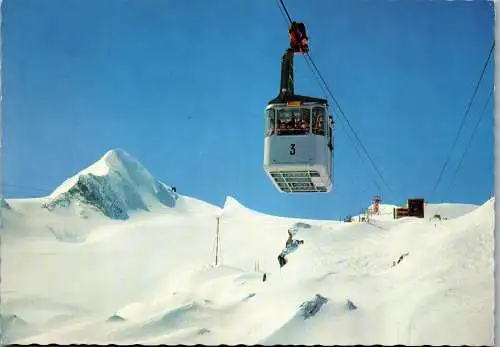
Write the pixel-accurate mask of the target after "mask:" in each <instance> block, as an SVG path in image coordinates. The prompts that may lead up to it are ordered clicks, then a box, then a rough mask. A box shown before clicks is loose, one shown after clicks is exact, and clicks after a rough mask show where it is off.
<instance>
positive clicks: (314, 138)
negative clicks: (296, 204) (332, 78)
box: [264, 48, 333, 193]
mask: <svg viewBox="0 0 500 347" xmlns="http://www.w3.org/2000/svg"><path fill="white" fill-rule="evenodd" d="M294 54H296V51H294V49H293V48H289V49H287V50H286V51H285V53H284V55H283V57H282V61H281V86H280V87H281V88H280V93H279V95H278V96H277V97H276V98H274V99H273V100H271V101H269V102H268V105H267V107H266V109H265V138H264V170H265V171H266V173H267V175H268V176H269V178H270V179H271V181H272V182H273V184H274V185H275V186H276V188H277V189H278V190H280V191H281V192H285V193H298V192H311V193H312V192H330V191H331V190H332V172H333V141H332V140H333V118H332V117H331V116H328V101H327V100H325V99H320V98H315V97H309V96H301V95H296V94H294V83H293V56H294Z"/></svg>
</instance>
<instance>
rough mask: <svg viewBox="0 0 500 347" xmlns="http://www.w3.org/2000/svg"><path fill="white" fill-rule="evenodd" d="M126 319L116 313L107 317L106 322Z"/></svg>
mask: <svg viewBox="0 0 500 347" xmlns="http://www.w3.org/2000/svg"><path fill="white" fill-rule="evenodd" d="M125 320H126V319H125V318H123V317H120V316H119V315H117V314H114V315H112V316H111V317H109V318H108V320H107V321H108V322H124V321H125Z"/></svg>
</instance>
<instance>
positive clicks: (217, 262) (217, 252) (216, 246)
mask: <svg viewBox="0 0 500 347" xmlns="http://www.w3.org/2000/svg"><path fill="white" fill-rule="evenodd" d="M219 220H220V216H217V234H216V241H215V266H217V265H218V264H219V252H220V241H219V239H220V236H219V235H220V234H219Z"/></svg>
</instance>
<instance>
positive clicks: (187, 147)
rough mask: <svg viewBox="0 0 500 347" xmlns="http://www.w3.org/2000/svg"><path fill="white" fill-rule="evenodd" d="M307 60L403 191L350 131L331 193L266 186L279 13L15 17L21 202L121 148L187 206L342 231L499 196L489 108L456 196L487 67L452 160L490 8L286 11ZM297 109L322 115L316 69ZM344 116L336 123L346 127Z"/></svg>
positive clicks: (294, 0) (292, 1)
mask: <svg viewBox="0 0 500 347" xmlns="http://www.w3.org/2000/svg"><path fill="white" fill-rule="evenodd" d="M285 4H286V5H287V7H288V10H289V11H290V13H291V15H292V16H293V17H294V19H296V20H299V21H304V22H305V23H306V25H307V29H308V34H309V37H310V47H311V56H312V57H313V59H314V61H315V63H316V65H317V66H318V68H319V70H320V71H321V73H322V75H323V77H324V78H325V79H326V80H327V82H328V84H329V86H330V88H331V90H332V91H333V93H334V95H335V97H336V98H337V100H338V101H339V103H340V104H341V106H342V108H343V110H344V112H345V116H346V117H348V118H349V121H350V122H351V124H352V126H353V127H354V129H355V130H356V132H357V134H358V136H359V137H360V139H361V141H362V142H363V144H364V145H365V147H366V148H367V149H368V152H369V153H370V155H371V156H372V158H373V160H374V161H375V163H376V164H377V166H378V167H379V168H380V170H381V171H382V173H383V175H384V177H385V179H386V181H387V182H388V183H389V186H390V188H391V190H390V191H388V190H387V189H382V190H381V191H379V188H377V186H376V184H375V183H374V180H376V181H377V182H379V184H380V185H381V187H382V188H384V187H385V186H384V185H383V184H382V183H381V182H380V180H379V179H378V176H377V175H376V173H375V172H374V170H373V169H372V168H371V166H370V164H369V162H368V160H367V159H366V158H363V159H360V158H359V157H358V155H357V154H356V150H355V147H354V143H353V142H352V141H351V140H350V139H349V137H348V136H347V134H346V132H345V130H344V128H343V127H342V126H341V124H340V123H343V124H345V121H343V119H339V120H338V121H337V129H336V133H335V145H336V152H335V158H334V170H335V172H334V189H333V191H332V192H331V193H329V194H319V195H314V194H308V195H286V194H281V193H279V192H278V191H277V190H276V189H275V188H274V187H273V185H272V184H271V182H270V181H269V180H268V178H267V176H266V175H265V173H264V170H263V167H262V165H263V158H262V156H263V132H264V130H263V126H264V115H263V111H264V108H265V106H266V104H267V102H268V101H269V100H270V99H272V98H274V97H275V96H276V95H277V93H278V87H279V78H280V59H281V55H282V53H283V51H284V49H285V48H286V47H287V45H288V33H287V25H286V23H285V21H284V19H283V17H282V14H281V13H280V11H279V8H278V6H277V3H276V2H275V1H264V0H259V1H249V0H243V1H230V0H211V1H201V0H190V1H180V0H177V1H174V0H171V1H166V0H116V1H115V0H90V1H83V0H51V1H36V0H16V1H13V0H4V1H3V3H2V10H3V13H2V26H3V27H2V30H3V31H2V34H3V36H2V51H3V56H2V58H3V66H2V73H3V81H2V88H3V105H2V106H3V110H2V112H3V117H2V123H3V124H2V126H3V144H2V145H3V181H4V184H5V186H4V194H5V196H6V197H7V198H13V197H35V196H43V195H47V193H50V192H51V191H52V190H53V189H54V188H56V187H57V186H58V185H59V184H60V183H62V181H64V180H65V179H66V178H67V177H70V176H72V175H74V174H75V173H76V172H78V171H79V170H81V169H83V168H84V167H86V166H88V165H89V164H91V163H92V162H94V161H95V160H97V159H99V158H100V157H101V156H102V155H103V154H104V153H105V152H106V151H107V150H109V149H112V148H122V149H124V150H125V151H127V152H128V153H130V154H131V155H132V156H134V157H135V158H137V159H138V160H139V161H140V162H141V163H142V164H143V165H144V166H145V167H146V168H147V169H148V170H149V171H150V172H151V173H152V174H153V175H154V176H155V177H157V178H158V179H160V180H162V181H164V182H165V183H167V184H170V185H175V186H176V187H177V189H178V191H179V193H181V194H185V195H189V196H193V197H196V198H199V199H202V200H205V201H208V202H211V203H214V204H218V205H221V204H223V202H224V199H225V197H226V195H231V196H234V197H235V198H236V199H238V200H239V201H240V202H242V203H243V204H245V205H246V206H248V207H250V208H253V209H256V210H259V211H262V212H266V213H271V214H279V215H286V216H297V217H304V218H320V219H337V218H340V217H343V216H345V215H348V214H356V213H358V212H359V211H360V209H361V208H363V207H366V206H368V205H369V203H370V200H371V197H372V195H374V194H381V195H382V199H383V202H387V203H395V204H404V202H405V199H406V198H408V197H412V196H421V197H424V198H426V199H427V200H428V201H429V202H443V201H444V202H464V203H477V204H480V203H482V202H484V201H485V200H487V199H488V198H490V197H491V196H492V194H493V141H494V139H493V115H492V114H493V111H492V109H493V102H491V103H490V105H489V106H488V108H487V113H486V114H485V116H484V118H483V120H482V122H481V123H480V125H479V128H478V130H477V133H476V135H475V138H474V140H473V142H472V145H471V147H470V148H469V151H468V155H467V157H466V158H465V161H464V163H463V166H462V168H461V170H460V171H459V173H458V175H457V177H456V179H455V181H454V184H453V186H452V187H451V188H450V189H447V188H448V182H449V180H450V179H451V177H452V176H453V172H454V171H455V167H456V165H457V164H458V160H459V158H460V156H461V154H462V151H463V150H464V148H465V146H466V144H467V142H468V139H469V136H470V134H471V132H472V129H473V127H474V124H475V122H476V120H477V119H478V118H479V117H480V111H481V109H482V108H483V105H484V103H485V101H486V100H487V97H488V93H489V90H490V88H491V85H492V83H493V76H494V73H493V72H494V69H493V66H494V62H493V60H492V62H491V63H490V65H489V67H488V70H487V72H486V75H485V77H484V80H483V83H482V84H481V86H480V89H479V92H478V95H477V98H476V102H475V103H474V104H473V106H472V109H471V113H470V118H469V120H468V121H467V123H466V124H465V126H464V130H463V133H462V136H461V137H460V140H459V142H458V144H457V147H456V148H455V151H454V152H453V155H452V157H451V160H450V165H449V167H448V169H447V170H446V171H445V173H444V177H443V182H442V184H441V185H440V186H439V187H438V189H437V190H436V191H435V192H434V194H431V192H432V188H433V186H434V183H435V182H436V179H437V176H438V174H439V171H440V169H441V167H442V165H443V164H444V161H445V160H446V157H447V155H448V152H449V150H450V148H451V144H452V142H453V139H454V137H455V135H456V132H457V130H458V127H459V125H460V121H461V119H462V117H463V114H464V112H465V110H466V107H467V103H468V102H469V99H470V97H471V95H472V92H473V90H474V86H475V83H476V81H477V79H478V77H479V73H480V72H481V69H482V67H483V64H484V62H485V59H486V57H487V56H488V52H489V50H490V47H491V44H492V40H493V35H494V29H493V28H494V27H493V26H494V18H493V5H492V3H489V2H486V1H472V2H465V1H453V2H444V1H432V2H431V1H409V0H408V1H406V0H405V1H403V0H401V1H360V0H355V1H353V0H337V1H329V0H328V1H327V0H321V1H319V0H316V1H311V2H309V1H298V0H285ZM299 58H300V59H296V64H295V74H296V85H295V88H296V92H297V93H300V94H302V95H310V96H317V97H326V95H325V94H324V92H323V90H322V88H321V87H320V85H319V84H318V81H317V80H316V78H315V76H314V74H313V73H312V71H311V70H309V68H308V66H307V64H305V62H304V60H303V59H302V58H301V57H299ZM338 117H339V116H338V115H335V118H338Z"/></svg>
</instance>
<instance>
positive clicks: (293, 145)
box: [290, 143, 295, 155]
mask: <svg viewBox="0 0 500 347" xmlns="http://www.w3.org/2000/svg"><path fill="white" fill-rule="evenodd" d="M290 155H295V143H292V144H290Z"/></svg>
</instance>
